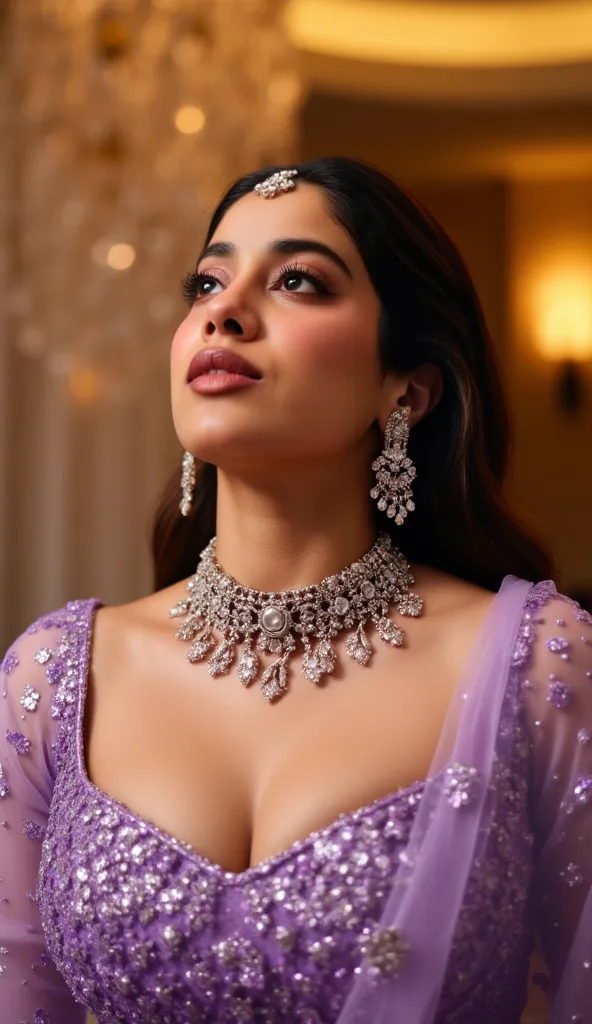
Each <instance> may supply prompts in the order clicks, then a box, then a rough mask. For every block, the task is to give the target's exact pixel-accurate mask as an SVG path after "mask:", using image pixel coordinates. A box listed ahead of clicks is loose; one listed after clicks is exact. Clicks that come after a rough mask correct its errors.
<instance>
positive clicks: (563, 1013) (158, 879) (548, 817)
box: [0, 577, 592, 1024]
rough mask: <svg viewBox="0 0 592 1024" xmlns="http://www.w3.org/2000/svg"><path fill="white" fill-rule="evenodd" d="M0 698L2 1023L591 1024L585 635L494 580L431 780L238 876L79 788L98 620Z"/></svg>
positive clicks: (581, 625) (13, 654) (32, 657)
mask: <svg viewBox="0 0 592 1024" xmlns="http://www.w3.org/2000/svg"><path fill="white" fill-rule="evenodd" d="M99 604H100V602H98V601H96V600H86V601H74V602H70V603H69V604H68V605H66V607H65V608H64V609H62V610H60V611H58V612H55V613H53V614H51V615H48V616H45V617H44V618H42V619H40V620H38V621H37V622H35V623H33V625H31V626H30V627H29V629H28V630H27V631H26V632H25V633H24V634H23V635H22V636H21V637H20V638H19V639H18V640H17V641H16V642H15V644H14V645H13V646H12V647H11V649H10V650H9V651H8V653H7V654H6V656H5V658H4V661H3V663H2V678H1V680H0V695H1V696H0V1024H25V1022H26V1024H82V1022H83V1021H84V1019H85V1015H86V1009H88V1010H90V1011H92V1012H93V1013H94V1014H95V1016H96V1017H97V1020H98V1021H99V1022H100V1024H165V1022H166V1024H173V1022H174V1024H190V1022H191V1024H197V1022H203V1024H223V1022H228V1024H238V1022H247V1021H248V1022H260V1024H367V1022H371V1024H431V1022H434V1024H444V1022H446V1024H493V1022H495V1024H501V1022H503V1024H518V1022H519V1020H520V1015H521V1010H522V1008H523V1007H524V1004H525V1001H526V984H527V974H528V963H529V957H530V953H531V950H532V946H533V939H534V935H535V933H536V932H537V931H538V932H539V933H540V935H541V938H542V942H543V947H544V950H545V955H546V959H547V963H548V971H549V975H548V978H547V979H546V984H547V986H548V988H549V991H550V1002H551V1005H552V1010H551V1018H550V1019H551V1020H552V1021H553V1022H556V1024H568V1022H574V1021H580V1022H585V1021H587V1022H590V1021H592V896H591V895H590V893H591V887H592V628H591V627H592V617H591V616H590V615H589V614H588V613H587V612H585V611H583V610H582V609H580V608H579V607H578V605H576V604H574V603H573V602H571V601H569V600H567V599H566V598H564V597H561V596H559V595H558V594H557V592H556V590H555V587H554V586H553V584H552V583H541V584H537V585H536V586H533V585H532V584H530V583H527V582H524V581H522V580H518V579H516V578H514V577H507V578H506V579H505V580H504V583H503V584H502V587H501V589H500V591H499V593H498V594H497V595H496V597H495V599H494V601H493V602H492V604H491V607H490V610H489V612H488V614H487V617H486V620H485V622H484V624H483V626H482V629H481V633H480V635H479V638H478V640H477V642H476V643H475V645H474V648H473V652H472V656H471V658H470V660H469V663H468V664H467V666H466V668H465V671H464V674H463V678H462V679H461V680H460V681H459V685H458V689H457V692H456V694H455V696H454V698H453V700H452V703H451V706H450V709H449V711H448V714H447V718H446V721H445V724H444V727H443V731H442V735H441V737H440V741H439V745H438V749H437V751H436V753H435V755H434V760H433V763H432V766H431V768H430V771H429V773H428V777H427V778H426V779H425V780H420V781H418V782H416V783H414V785H412V786H410V787H409V788H407V789H404V790H398V791H397V792H394V793H391V794H389V795H388V796H385V797H382V798H380V799H378V800H375V801H373V802H372V803H371V804H369V805H368V806H366V807H362V808H360V809H359V810H357V811H355V812H354V813H351V814H344V815H342V816H341V817H340V818H338V819H337V820H336V821H334V822H333V823H332V824H330V825H328V826H327V827H326V828H323V829H321V830H320V831H318V832H315V833H313V834H312V835H310V836H308V837H307V838H306V839H304V840H302V841H300V842H296V843H294V845H293V846H291V847H290V848H289V849H288V850H286V851H285V852H284V853H282V854H280V855H278V856H276V857H272V858H270V859H269V860H266V861H264V862H263V863H261V864H258V865H257V866H255V867H252V868H249V869H248V870H246V871H243V872H240V873H238V874H235V873H231V872H226V871H224V870H223V869H222V868H221V867H220V866H219V865H217V864H215V863H213V862H211V861H210V860H208V859H207V858H206V857H203V856H201V855H200V854H199V853H197V852H196V851H195V850H193V849H192V848H191V847H190V846H188V845H186V844H185V843H182V842H180V841H178V840H176V839H175V838H174V837H173V836H171V835H168V834H167V833H166V832H163V831H162V830H160V829H158V828H157V827H156V826H155V825H153V824H152V823H151V822H149V821H147V820H145V819H144V818H141V817H139V816H138V815H137V814H134V813H133V812H132V811H131V810H130V809H129V808H127V807H126V806H124V805H123V804H122V803H120V802H118V801H117V800H114V799H112V798H111V797H109V796H108V795H107V794H106V793H104V792H102V791H101V790H99V789H98V788H97V787H96V786H94V785H93V783H92V782H91V781H90V780H89V777H88V775H87V772H86V768H85V759H84V750H83V715H84V703H85V692H86V683H87V673H88V663H89V650H90V639H91V632H92V626H93V614H94V611H95V609H96V608H97V607H98V606H99Z"/></svg>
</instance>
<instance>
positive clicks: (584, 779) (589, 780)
mask: <svg viewBox="0 0 592 1024" xmlns="http://www.w3.org/2000/svg"><path fill="white" fill-rule="evenodd" d="M574 798H575V802H576V804H578V805H579V806H581V807H582V806H585V805H586V804H588V803H590V801H591V800H592V775H582V776H581V777H580V778H579V779H578V780H577V782H576V784H575V786H574Z"/></svg>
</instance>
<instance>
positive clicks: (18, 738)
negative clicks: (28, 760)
mask: <svg viewBox="0 0 592 1024" xmlns="http://www.w3.org/2000/svg"><path fill="white" fill-rule="evenodd" d="M6 742H7V743H10V745H11V746H12V747H14V749H15V750H16V752H17V754H28V753H29V750H30V749H31V740H28V739H27V737H26V736H23V734H22V732H11V731H10V729H7V730H6Z"/></svg>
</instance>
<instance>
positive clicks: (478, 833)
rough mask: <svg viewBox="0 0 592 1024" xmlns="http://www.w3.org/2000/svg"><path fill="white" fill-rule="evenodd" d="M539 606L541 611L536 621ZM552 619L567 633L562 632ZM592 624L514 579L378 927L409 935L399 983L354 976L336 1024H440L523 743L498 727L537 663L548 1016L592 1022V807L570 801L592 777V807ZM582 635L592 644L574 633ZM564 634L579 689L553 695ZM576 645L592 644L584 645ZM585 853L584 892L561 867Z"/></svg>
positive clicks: (534, 701) (473, 661)
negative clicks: (454, 956)
mask: <svg viewBox="0 0 592 1024" xmlns="http://www.w3.org/2000/svg"><path fill="white" fill-rule="evenodd" d="M537 592H538V593H537ZM549 600H550V601H551V605H550V606H549V604H548V602H549ZM566 605H568V606H569V607H567V608H566ZM541 606H544V607H543V613H542V614H541V615H540V617H539V618H537V607H541ZM562 615H564V616H565V619H567V618H568V617H569V619H570V621H569V623H568V622H567V621H565V620H564V619H562V618H561V617H560V616H562ZM558 616H559V617H558ZM574 620H575V621H574ZM556 623H561V624H562V628H561V630H558V629H557V628H556V626H555V624H556ZM591 623H592V618H590V616H588V614H587V613H586V612H583V611H582V610H581V609H578V607H577V606H574V605H573V603H572V602H567V601H566V599H565V598H560V597H559V596H558V595H557V593H556V591H555V588H554V585H553V584H552V583H546V584H539V586H538V587H534V588H533V587H532V585H531V584H529V583H527V582H525V581H523V580H518V579H516V578H515V577H512V576H508V577H506V578H505V579H504V581H503V584H502V586H501V588H500V591H499V592H498V594H497V595H496V597H495V599H494V600H493V602H492V604H491V606H490V608H489V611H488V614H487V615H486V618H485V621H484V623H483V625H482V628H481V631H480V634H479V636H478V639H477V642H476V644H475V645H474V648H473V652H472V655H471V657H470V659H469V662H468V664H467V665H466V667H465V670H464V672H463V675H462V678H461V680H460V683H459V685H458V687H457V690H456V693H455V695H454V697H453V699H452V701H451V704H450V708H449V711H448V714H447V717H446V721H445V724H444V727H443V730H442V733H441V737H440V741H439V744H438V748H437V750H436V752H435V755H434V758H433V761H432V764H431V767H430V771H429V775H428V780H429V781H428V783H427V786H426V790H425V792H424V797H423V799H422V802H421V805H420V808H419V811H418V814H417V816H416V819H415V822H414V826H413V829H412V832H411V836H410V840H409V844H408V847H407V850H406V854H407V855H408V856H407V857H406V858H405V862H404V863H401V865H400V868H399V869H398V871H397V876H396V880H395V883H394V885H393V889H392V892H391V895H390V897H389V900H388V902H387V905H386V907H385V911H384V914H383V916H382V919H381V921H380V927H381V928H397V929H401V931H402V932H403V933H404V935H405V937H406V939H407V941H408V944H409V953H408V955H407V957H406V959H405V960H404V962H403V965H402V967H401V968H400V970H399V973H398V974H397V975H394V976H391V977H390V978H389V979H381V980H380V981H379V982H378V983H376V982H375V981H374V980H373V979H372V978H371V977H369V975H368V973H367V972H364V973H362V974H360V975H358V977H357V980H356V982H355V984H354V986H353V989H352V991H351V993H350V996H349V998H348V1000H347V1002H346V1004H345V1006H344V1008H343V1010H342V1013H341V1014H340V1016H339V1018H338V1024H431V1022H433V1021H434V1019H435V1017H436V1014H437V1010H438V1002H439V999H440V995H441V992H442V986H443V981H444V977H445V972H446V968H447V965H448V962H449V958H450V955H451V950H452V945H453V939H454V933H455V928H456V926H457V922H458V920H459V914H460V911H461V908H462V905H463V901H464V898H465V895H466V893H467V886H468V882H469V875H470V872H471V868H472V867H473V865H474V863H475V861H476V860H481V859H482V857H483V854H484V851H485V848H486V846H487V842H488V837H489V834H490V830H491V827H492V822H493V820H494V816H495V807H496V801H497V799H498V793H497V792H496V787H495V785H493V786H492V780H493V776H494V767H495V765H504V764H507V763H508V761H509V756H510V750H509V746H510V744H511V743H512V742H515V738H514V737H515V733H514V732H513V731H512V730H511V729H508V728H500V726H501V712H502V705H503V702H504V695H505V693H506V688H507V686H508V685H509V683H510V682H511V681H512V673H514V672H516V673H518V679H516V678H514V680H513V681H514V683H515V684H517V685H518V686H519V687H520V689H521V688H522V685H523V682H524V676H525V673H526V670H527V669H528V671H529V673H530V669H531V668H533V667H534V669H535V674H536V678H537V680H540V682H537V683H535V682H532V683H530V682H529V683H527V689H525V690H524V693H525V694H527V695H528V696H527V698H526V700H525V711H526V715H527V723H528V724H529V726H530V728H531V729H532V732H533V733H535V734H536V733H537V732H538V733H539V734H540V735H542V736H543V737H544V739H543V741H542V742H539V739H538V736H535V739H534V740H533V759H534V788H535V793H534V801H533V807H534V814H535V817H540V819H541V822H540V824H539V827H538V833H539V837H538V839H539V851H538V871H537V874H536V876H535V888H536V887H538V889H539V893H538V894H539V897H540V900H539V902H540V905H541V908H542V909H541V914H540V917H539V921H538V925H539V927H540V929H541V932H542V937H543V944H544V946H545V953H546V955H547V960H548V961H550V963H549V966H550V969H551V1012H550V1017H549V1020H550V1021H553V1022H554V1024H568V1022H572V1021H574V1022H575V1021H580V1022H582V1024H583V1022H589V1021H592V965H591V963H590V961H592V897H591V896H590V887H591V884H592V821H591V818H592V809H591V810H589V811H588V810H587V809H586V808H585V807H581V808H580V807H576V808H575V811H573V812H572V811H570V807H572V809H573V799H572V800H571V802H570V794H572V795H573V792H574V789H575V787H577V785H578V784H579V783H580V784H581V782H582V779H584V780H586V779H588V780H589V786H588V788H587V789H586V788H585V787H584V792H585V793H586V794H588V795H590V802H591V803H592V754H591V751H592V743H590V742H589V741H588V740H587V734H588V732H589V730H590V729H592V671H590V670H592V657H591V656H590V655H591V653H592V631H591V630H590V624H591ZM553 626H555V628H553ZM574 627H575V630H574ZM586 628H587V632H586V635H583V636H578V634H580V633H583V632H584V630H586ZM570 630H571V633H570ZM557 632H561V634H562V638H563V642H564V643H565V644H566V645H567V646H566V648H565V651H566V652H569V653H564V654H563V657H564V658H565V661H564V663H563V664H562V666H561V667H562V676H563V677H565V678H567V677H569V679H570V681H569V683H568V684H564V683H563V682H561V683H557V682H551V683H550V684H548V685H549V686H550V688H551V691H552V692H553V694H554V697H553V699H551V698H550V697H549V695H548V692H547V689H546V685H543V680H544V677H545V676H550V677H551V679H553V676H554V673H553V672H549V668H551V669H556V668H557V667H558V663H557V656H558V652H559V651H560V650H561V648H560V647H559V645H557V644H555V645H554V644H553V640H551V639H550V636H552V635H553V634H554V633H557ZM579 643H581V644H582V645H584V644H587V643H588V644H590V646H589V647H588V648H586V647H584V646H581V647H580V646H576V645H579ZM572 650H573V654H572V653H571V651H572ZM582 651H584V652H585V653H584V657H583V661H582V660H581V658H582V655H581V652H582ZM554 658H555V661H554V660H553V659H554ZM555 678H556V677H555ZM558 685H560V686H565V688H566V691H569V693H568V701H567V703H564V704H563V706H562V700H561V699H560V694H561V693H562V692H563V691H558V690H555V691H553V690H552V688H553V687H554V686H555V687H556V686H558ZM555 695H557V699H555ZM568 705H569V707H570V714H567V713H566V712H567V711H568ZM451 762H457V763H459V764H461V765H465V766H473V767H474V768H476V769H477V771H478V773H479V784H478V786H476V787H475V794H474V799H473V801H472V803H471V805H470V807H467V808H462V809H460V810H458V809H454V808H453V807H452V806H451V804H450V802H449V801H448V800H447V799H446V791H445V768H446V766H447V765H448V764H450V763H451ZM557 768H561V769H562V770H561V771H559V772H557V771H556V769H557ZM586 772H588V773H589V774H585V773H586ZM580 792H582V786H581V785H580ZM587 802H588V801H587V800H580V804H585V803H587ZM545 817H546V818H547V819H548V821H549V825H548V827H546V826H545ZM536 836H537V822H536V821H535V837H536ZM575 856H577V857H578V862H577V864H576V865H575V867H576V868H577V871H578V872H579V875H580V883H579V884H578V885H576V886H568V885H565V884H562V883H563V879H564V877H565V866H566V864H569V865H570V867H573V866H574V863H573V860H572V857H575ZM562 867H563V872H562ZM572 876H573V872H572ZM570 888H571V892H570ZM568 897H569V898H570V907H569V912H568V913H567V914H564V915H563V917H564V918H565V920H563V918H562V915H561V909H562V908H563V907H564V906H565V904H566V902H567V898H568ZM570 947H571V948H570Z"/></svg>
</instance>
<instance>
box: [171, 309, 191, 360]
mask: <svg viewBox="0 0 592 1024" xmlns="http://www.w3.org/2000/svg"><path fill="white" fill-rule="evenodd" d="M194 338H195V327H193V328H192V325H191V314H188V315H187V316H186V317H185V319H184V320H182V321H181V323H180V324H179V326H178V327H177V330H176V331H175V333H174V335H173V340H172V342H171V367H172V368H173V369H174V368H175V367H177V366H178V364H179V363H180V362H181V361H183V362H186V361H187V360H188V359H189V360H190V359H191V357H192V356H193V355H194V352H193V347H194V346H193V345H192V339H194Z"/></svg>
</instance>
